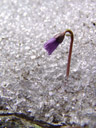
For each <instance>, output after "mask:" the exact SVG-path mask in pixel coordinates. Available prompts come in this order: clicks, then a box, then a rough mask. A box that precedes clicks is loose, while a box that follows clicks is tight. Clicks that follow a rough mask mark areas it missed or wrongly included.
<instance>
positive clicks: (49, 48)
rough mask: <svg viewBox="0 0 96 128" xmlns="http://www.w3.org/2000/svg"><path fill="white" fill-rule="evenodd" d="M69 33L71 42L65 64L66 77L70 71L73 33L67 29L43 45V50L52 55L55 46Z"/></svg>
mask: <svg viewBox="0 0 96 128" xmlns="http://www.w3.org/2000/svg"><path fill="white" fill-rule="evenodd" d="M67 32H69V33H70V35H71V42H70V49H69V56H68V63H67V70H66V76H67V77H68V76H69V71H70V62H71V54H72V47H73V41H74V35H73V32H72V31H71V30H70V29H67V30H66V31H65V32H63V33H60V34H58V35H56V36H54V37H53V38H52V39H50V40H49V41H47V42H46V43H45V44H44V48H45V49H46V51H47V52H48V54H49V55H51V54H52V52H53V51H54V50H55V49H56V48H57V46H58V45H59V44H60V43H62V41H63V39H64V37H65V34H66V33H67Z"/></svg>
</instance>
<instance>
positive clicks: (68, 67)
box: [64, 29, 74, 77]
mask: <svg viewBox="0 0 96 128" xmlns="http://www.w3.org/2000/svg"><path fill="white" fill-rule="evenodd" d="M67 32H69V33H70V35H71V42H70V48H69V55H68V63H67V70H66V76H67V77H68V76H69V72H70V63H71V55H72V47H73V41H74V35H73V32H72V31H71V30H70V29H67V30H66V31H65V32H64V36H65V34H66V33H67Z"/></svg>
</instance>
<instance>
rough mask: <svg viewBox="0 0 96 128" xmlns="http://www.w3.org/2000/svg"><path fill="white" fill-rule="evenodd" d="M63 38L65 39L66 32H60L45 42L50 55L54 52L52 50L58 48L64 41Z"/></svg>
mask: <svg viewBox="0 0 96 128" xmlns="http://www.w3.org/2000/svg"><path fill="white" fill-rule="evenodd" d="M63 39H64V34H63V33H60V34H58V35H56V36H54V37H53V38H51V39H50V40H48V41H47V42H46V43H45V44H44V48H45V49H46V51H47V52H48V55H51V54H52V52H53V51H54V50H55V49H56V48H57V46H58V45H59V44H60V43H62V41H63Z"/></svg>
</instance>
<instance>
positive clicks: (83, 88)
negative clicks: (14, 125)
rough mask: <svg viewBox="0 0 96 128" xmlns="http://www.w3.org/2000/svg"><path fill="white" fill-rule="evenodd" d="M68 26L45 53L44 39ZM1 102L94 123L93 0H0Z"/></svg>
mask: <svg viewBox="0 0 96 128" xmlns="http://www.w3.org/2000/svg"><path fill="white" fill-rule="evenodd" d="M66 29H71V30H72V31H73V33H74V46H73V53H72V61H71V70H70V77H69V80H68V82H67V83H66V80H65V74H66V65H67V58H68V49H69V43H70V37H69V36H66V39H65V40H64V42H63V43H62V44H61V45H60V46H59V47H58V48H57V49H56V50H55V52H54V53H53V54H52V55H51V56H48V55H47V53H46V51H45V50H44V48H43V45H44V43H45V42H46V41H47V40H49V39H50V38H51V37H53V36H54V35H55V34H57V33H59V32H63V31H65V30H66ZM0 106H3V107H5V108H7V109H8V111H11V112H23V113H27V114H29V115H33V116H35V117H36V118H37V119H41V120H44V121H47V122H51V123H54V122H57V123H60V122H70V123H71V122H75V123H79V124H81V125H83V124H85V123H88V124H89V125H90V127H91V126H93V127H94V128H95V126H96V122H95V121H96V0H0Z"/></svg>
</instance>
